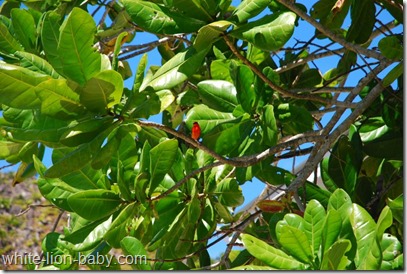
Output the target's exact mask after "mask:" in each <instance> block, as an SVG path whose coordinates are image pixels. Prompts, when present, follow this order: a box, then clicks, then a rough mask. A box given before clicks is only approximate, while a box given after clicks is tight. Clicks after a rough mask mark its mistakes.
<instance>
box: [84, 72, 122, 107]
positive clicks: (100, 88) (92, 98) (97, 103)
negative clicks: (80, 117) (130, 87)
mask: <svg viewBox="0 0 407 274" xmlns="http://www.w3.org/2000/svg"><path fill="white" fill-rule="evenodd" d="M122 93H123V78H122V76H121V75H120V73H118V72H116V71H114V70H105V71H102V72H100V73H98V74H96V75H95V76H94V77H92V78H91V79H89V80H88V81H87V82H86V84H85V85H84V87H83V88H82V89H81V93H80V101H81V103H82V104H83V105H84V106H86V108H87V109H89V110H91V111H93V112H96V113H106V110H107V109H108V108H111V107H113V106H114V105H116V104H118V103H120V99H121V96H122Z"/></svg>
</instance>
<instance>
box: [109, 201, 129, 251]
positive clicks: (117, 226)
mask: <svg viewBox="0 0 407 274" xmlns="http://www.w3.org/2000/svg"><path fill="white" fill-rule="evenodd" d="M136 210H137V203H135V202H134V203H131V204H128V205H127V206H126V207H125V208H124V209H123V210H122V211H121V212H120V213H119V215H118V216H117V217H116V219H114V221H113V222H112V224H111V225H110V227H109V229H108V231H106V234H105V235H104V236H103V238H104V239H105V240H106V242H108V243H109V245H111V246H112V247H114V248H119V247H120V241H121V240H122V239H123V238H124V237H125V236H126V235H127V226H128V223H129V222H130V221H131V220H132V219H133V218H134V215H135V214H136Z"/></svg>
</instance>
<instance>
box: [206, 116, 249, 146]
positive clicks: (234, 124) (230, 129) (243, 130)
mask: <svg viewBox="0 0 407 274" xmlns="http://www.w3.org/2000/svg"><path fill="white" fill-rule="evenodd" d="M253 126H254V122H253V121H252V120H250V119H247V118H243V117H239V118H236V119H234V120H232V121H228V122H224V123H221V124H219V125H217V126H216V127H214V128H213V129H212V130H211V131H209V132H207V133H206V134H205V136H203V137H202V139H203V141H202V142H203V144H204V145H206V146H208V147H209V148H211V149H213V150H214V151H215V152H217V153H219V154H229V153H232V152H234V153H233V154H238V153H239V152H241V150H242V148H241V145H242V144H243V143H244V141H246V140H247V139H248V138H249V135H250V133H251V132H252V131H253ZM239 147H240V149H239Z"/></svg>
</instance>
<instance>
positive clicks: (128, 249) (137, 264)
mask: <svg viewBox="0 0 407 274" xmlns="http://www.w3.org/2000/svg"><path fill="white" fill-rule="evenodd" d="M120 246H121V248H122V249H123V251H124V254H126V255H127V256H133V257H134V258H135V261H134V263H133V264H131V266H132V267H133V269H137V270H151V266H150V265H149V264H145V262H143V261H142V260H141V259H142V258H143V256H146V257H147V255H148V254H147V251H146V250H145V249H144V245H143V244H142V243H141V242H140V241H139V240H138V239H136V238H134V237H131V236H127V237H124V238H123V239H122V240H121V241H120ZM138 258H140V261H137V259H138Z"/></svg>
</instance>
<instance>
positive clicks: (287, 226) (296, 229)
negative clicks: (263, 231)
mask: <svg viewBox="0 0 407 274" xmlns="http://www.w3.org/2000/svg"><path fill="white" fill-rule="evenodd" d="M276 236H277V240H278V242H279V243H280V244H281V245H282V246H283V247H284V249H285V250H287V251H288V252H289V253H290V255H292V256H293V257H294V258H296V259H297V260H299V261H301V262H303V263H306V264H310V263H311V262H312V259H313V254H312V250H311V246H310V244H311V243H310V242H309V241H308V238H307V235H306V234H305V232H304V220H303V219H302V218H301V217H300V216H298V215H296V214H286V215H285V216H284V219H283V220H281V221H279V222H278V223H277V225H276Z"/></svg>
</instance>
